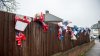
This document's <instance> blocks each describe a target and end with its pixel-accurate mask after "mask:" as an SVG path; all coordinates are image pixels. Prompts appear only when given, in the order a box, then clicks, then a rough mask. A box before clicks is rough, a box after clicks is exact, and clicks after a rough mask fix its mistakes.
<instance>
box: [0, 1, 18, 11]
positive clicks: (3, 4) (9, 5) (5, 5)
mask: <svg viewBox="0 0 100 56" xmlns="http://www.w3.org/2000/svg"><path fill="white" fill-rule="evenodd" d="M16 4H17V2H16V1H15V0H0V10H2V11H8V12H13V11H15V10H16V7H17V6H16Z"/></svg>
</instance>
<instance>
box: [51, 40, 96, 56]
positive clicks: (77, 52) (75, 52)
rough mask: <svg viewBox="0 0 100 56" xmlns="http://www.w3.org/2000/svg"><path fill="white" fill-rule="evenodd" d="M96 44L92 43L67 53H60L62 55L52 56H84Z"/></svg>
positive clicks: (55, 55)
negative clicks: (81, 55)
mask: <svg viewBox="0 0 100 56" xmlns="http://www.w3.org/2000/svg"><path fill="white" fill-rule="evenodd" d="M94 44H95V43H94V41H91V42H90V43H86V44H83V45H81V46H77V47H75V48H73V49H70V50H68V51H66V52H60V53H57V54H54V55H52V56H79V55H80V54H83V53H85V52H86V51H88V50H89V49H90V48H91V47H92V46H93V45H94Z"/></svg>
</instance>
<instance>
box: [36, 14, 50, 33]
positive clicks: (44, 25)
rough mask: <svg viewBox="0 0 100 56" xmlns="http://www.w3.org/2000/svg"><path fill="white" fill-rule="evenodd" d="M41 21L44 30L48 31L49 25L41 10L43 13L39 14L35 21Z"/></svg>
mask: <svg viewBox="0 0 100 56" xmlns="http://www.w3.org/2000/svg"><path fill="white" fill-rule="evenodd" d="M38 21H39V22H41V23H42V28H43V30H44V32H46V31H47V30H48V25H47V24H45V23H44V15H43V14H42V12H41V15H40V16H39V19H37V17H36V18H34V22H38Z"/></svg>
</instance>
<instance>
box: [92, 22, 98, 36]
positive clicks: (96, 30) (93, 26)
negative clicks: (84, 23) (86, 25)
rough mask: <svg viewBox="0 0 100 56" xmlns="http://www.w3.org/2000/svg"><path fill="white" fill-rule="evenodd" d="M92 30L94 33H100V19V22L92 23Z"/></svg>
mask: <svg viewBox="0 0 100 56" xmlns="http://www.w3.org/2000/svg"><path fill="white" fill-rule="evenodd" d="M91 32H92V34H94V35H100V20H99V21H98V23H96V24H94V25H92V27H91Z"/></svg>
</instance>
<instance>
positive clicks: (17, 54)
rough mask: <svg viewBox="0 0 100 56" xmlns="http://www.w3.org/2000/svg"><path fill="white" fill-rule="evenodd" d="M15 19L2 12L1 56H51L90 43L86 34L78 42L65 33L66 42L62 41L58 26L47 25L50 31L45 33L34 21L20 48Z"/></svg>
mask: <svg viewBox="0 0 100 56" xmlns="http://www.w3.org/2000/svg"><path fill="white" fill-rule="evenodd" d="M14 18H15V14H13V13H7V12H2V11H0V56H50V55H53V54H55V53H58V52H64V51H67V50H69V49H71V48H73V47H75V46H77V45H81V44H84V43H87V42H89V35H88V34H87V35H84V33H80V34H79V38H78V40H76V41H72V40H71V39H70V35H69V34H67V33H64V34H63V35H64V40H63V41H60V40H59V39H58V37H57V34H58V30H57V25H55V24H51V23H47V24H48V25H49V30H48V31H47V32H43V29H42V28H41V27H40V26H39V25H38V24H36V23H34V22H33V21H32V22H31V23H30V24H29V25H28V27H27V28H26V30H25V31H24V32H23V33H24V34H25V35H26V40H25V41H23V42H22V47H19V46H17V42H16V40H15V33H16V30H15V19H14Z"/></svg>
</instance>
